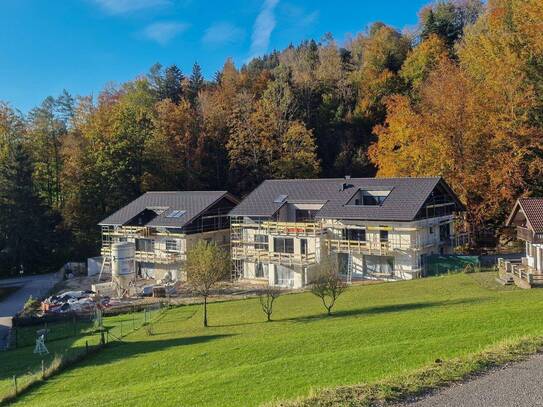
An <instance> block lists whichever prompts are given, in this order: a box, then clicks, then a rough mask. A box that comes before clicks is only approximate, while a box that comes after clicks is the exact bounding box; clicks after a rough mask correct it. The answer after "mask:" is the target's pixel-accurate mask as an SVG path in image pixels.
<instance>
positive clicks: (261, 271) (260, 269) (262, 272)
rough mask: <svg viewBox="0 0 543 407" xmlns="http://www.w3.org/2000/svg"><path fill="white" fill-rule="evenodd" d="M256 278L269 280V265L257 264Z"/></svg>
mask: <svg viewBox="0 0 543 407" xmlns="http://www.w3.org/2000/svg"><path fill="white" fill-rule="evenodd" d="M255 277H256V278H268V265H267V264H262V263H256V264H255Z"/></svg>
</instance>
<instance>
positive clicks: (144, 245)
mask: <svg viewBox="0 0 543 407" xmlns="http://www.w3.org/2000/svg"><path fill="white" fill-rule="evenodd" d="M136 250H137V251H139V252H153V251H155V241H154V240H151V239H136Z"/></svg>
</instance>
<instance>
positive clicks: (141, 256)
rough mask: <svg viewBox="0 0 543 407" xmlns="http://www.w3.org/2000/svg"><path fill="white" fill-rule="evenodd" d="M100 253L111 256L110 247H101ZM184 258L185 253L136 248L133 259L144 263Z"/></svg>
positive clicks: (170, 261)
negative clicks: (148, 250)
mask: <svg viewBox="0 0 543 407" xmlns="http://www.w3.org/2000/svg"><path fill="white" fill-rule="evenodd" d="M101 254H102V256H111V248H109V247H102V250H101ZM185 259H186V255H185V254H183V253H176V252H165V251H153V252H145V251H141V250H136V252H135V253H134V260H136V261H143V262H146V263H159V264H172V263H175V262H178V261H183V260H185Z"/></svg>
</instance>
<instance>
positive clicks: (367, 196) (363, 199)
mask: <svg viewBox="0 0 543 407" xmlns="http://www.w3.org/2000/svg"><path fill="white" fill-rule="evenodd" d="M389 194H390V190H364V189H360V190H358V191H356V193H355V194H354V196H353V197H352V198H351V199H350V200H349V202H347V205H356V206H380V205H382V204H383V202H385V200H386V198H387V196H388V195H389Z"/></svg>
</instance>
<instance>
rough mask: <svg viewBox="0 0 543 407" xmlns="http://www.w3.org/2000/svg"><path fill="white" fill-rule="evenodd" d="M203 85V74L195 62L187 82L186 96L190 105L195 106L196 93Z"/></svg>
mask: <svg viewBox="0 0 543 407" xmlns="http://www.w3.org/2000/svg"><path fill="white" fill-rule="evenodd" d="M203 87H204V76H203V75H202V68H201V67H200V65H199V64H198V62H195V63H194V65H193V66H192V74H191V75H190V78H189V84H188V89H187V98H188V100H189V101H190V103H191V105H192V106H195V105H196V103H197V101H198V93H199V92H200V90H202V89H203Z"/></svg>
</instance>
